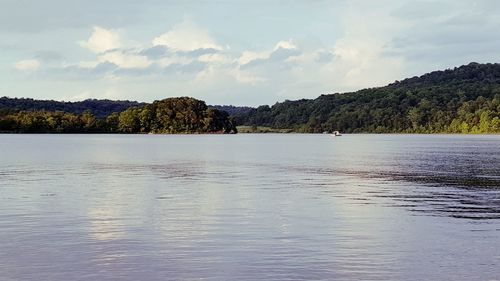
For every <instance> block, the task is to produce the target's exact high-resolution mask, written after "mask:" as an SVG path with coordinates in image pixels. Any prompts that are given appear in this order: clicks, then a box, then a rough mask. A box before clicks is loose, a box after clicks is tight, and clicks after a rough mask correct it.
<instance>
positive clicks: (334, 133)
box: [332, 131, 342, 137]
mask: <svg viewBox="0 0 500 281" xmlns="http://www.w3.org/2000/svg"><path fill="white" fill-rule="evenodd" d="M341 136H342V134H341V133H340V132H339V131H334V132H333V133H332V137H341Z"/></svg>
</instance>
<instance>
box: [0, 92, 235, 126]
mask: <svg viewBox="0 0 500 281" xmlns="http://www.w3.org/2000/svg"><path fill="white" fill-rule="evenodd" d="M0 132H12V133H156V134H177V133H186V134H192V133H236V127H235V126H234V124H233V122H232V121H231V119H230V118H229V114H228V113H226V112H224V111H219V110H217V109H213V108H208V107H207V105H206V104H205V102H204V101H200V100H197V99H194V98H189V97H180V98H168V99H164V100H160V101H155V102H153V103H152V104H146V105H143V106H135V107H130V108H128V109H126V110H124V111H122V112H120V113H118V112H113V113H111V114H109V115H108V116H107V117H106V118H105V119H99V118H96V117H95V116H94V114H93V113H92V112H91V111H90V110H87V111H84V112H83V113H81V114H74V113H68V112H63V111H46V110H40V111H26V110H17V109H5V108H4V109H0Z"/></svg>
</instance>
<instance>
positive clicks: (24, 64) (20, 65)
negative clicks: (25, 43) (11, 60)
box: [14, 59, 40, 72]
mask: <svg viewBox="0 0 500 281" xmlns="http://www.w3.org/2000/svg"><path fill="white" fill-rule="evenodd" d="M39 67H40V62H39V61H38V60H36V59H30V60H21V61H18V62H16V63H15V64H14V68H16V69H17V70H19V71H25V72H30V71H35V70H37V69H38V68H39Z"/></svg>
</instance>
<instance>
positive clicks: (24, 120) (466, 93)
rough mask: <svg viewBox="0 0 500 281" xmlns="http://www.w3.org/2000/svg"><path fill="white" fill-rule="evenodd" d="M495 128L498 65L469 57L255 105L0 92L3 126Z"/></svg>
mask: <svg viewBox="0 0 500 281" xmlns="http://www.w3.org/2000/svg"><path fill="white" fill-rule="evenodd" d="M235 125H238V126H240V131H241V132H249V133H269V132H277V133H288V132H300V133H321V132H325V131H326V132H332V131H342V132H348V133H466V134H469V133H500V64H478V63H470V64H468V65H464V66H461V67H457V68H454V69H448V70H444V71H435V72H431V73H428V74H425V75H422V76H420V77H413V78H409V79H405V80H402V81H396V82H394V83H392V84H389V85H387V86H385V87H378V88H370V89H364V90H360V91H357V92H351V93H343V94H339V93H337V94H328V95H321V96H319V97H318V98H316V99H302V100H296V101H288V100H287V101H284V102H280V103H276V104H274V105H272V106H268V105H263V106H259V107H257V108H251V107H237V106H228V105H225V106H220V105H219V106H207V105H206V104H205V102H203V101H199V100H196V99H193V98H188V97H183V98H169V99H165V100H161V101H155V102H153V103H151V104H146V103H138V102H131V101H109V100H87V101H82V102H57V101H37V100H32V99H17V98H6V97H4V98H0V132H16V133H167V134H173V133H234V132H236V131H237V129H236V126H235Z"/></svg>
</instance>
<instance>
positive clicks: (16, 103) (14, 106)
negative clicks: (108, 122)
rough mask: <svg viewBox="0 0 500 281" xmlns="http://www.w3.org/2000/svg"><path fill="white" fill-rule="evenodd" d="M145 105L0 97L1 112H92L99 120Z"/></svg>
mask: <svg viewBox="0 0 500 281" xmlns="http://www.w3.org/2000/svg"><path fill="white" fill-rule="evenodd" d="M141 105H145V104H144V103H139V102H136V101H112V100H96V99H88V100H84V101H77V102H64V101H54V100H34V99H27V98H8V97H0V110H1V109H4V110H5V109H9V110H25V111H42V110H44V111H64V112H67V113H73V114H82V113H83V112H84V111H90V112H92V114H94V115H95V116H96V117H97V118H99V119H103V118H106V117H107V116H108V115H110V114H111V113H113V112H122V111H124V110H126V109H128V108H130V107H133V106H141Z"/></svg>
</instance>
